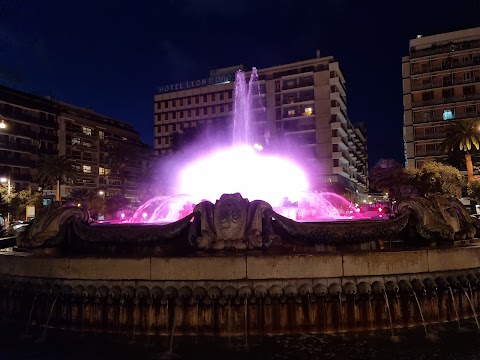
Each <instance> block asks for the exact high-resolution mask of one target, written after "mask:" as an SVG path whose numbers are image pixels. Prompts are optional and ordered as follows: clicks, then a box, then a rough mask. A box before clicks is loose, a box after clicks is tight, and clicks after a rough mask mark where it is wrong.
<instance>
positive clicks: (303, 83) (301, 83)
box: [282, 79, 314, 90]
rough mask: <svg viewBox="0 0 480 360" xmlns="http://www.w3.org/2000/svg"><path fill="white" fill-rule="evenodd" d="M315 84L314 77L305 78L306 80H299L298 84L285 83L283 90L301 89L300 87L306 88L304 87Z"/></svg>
mask: <svg viewBox="0 0 480 360" xmlns="http://www.w3.org/2000/svg"><path fill="white" fill-rule="evenodd" d="M313 85H314V82H313V79H312V80H308V81H307V80H305V81H299V82H298V83H296V84H292V85H286V84H285V85H283V86H282V90H292V89H299V88H304V87H309V86H313Z"/></svg>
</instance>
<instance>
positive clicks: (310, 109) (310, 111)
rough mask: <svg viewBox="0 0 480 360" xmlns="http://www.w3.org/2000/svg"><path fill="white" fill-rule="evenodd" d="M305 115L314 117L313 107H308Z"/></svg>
mask: <svg viewBox="0 0 480 360" xmlns="http://www.w3.org/2000/svg"><path fill="white" fill-rule="evenodd" d="M304 114H305V115H307V116H310V115H312V114H313V109H312V108H311V107H306V108H305V112H304Z"/></svg>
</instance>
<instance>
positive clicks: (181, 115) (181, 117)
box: [180, 110, 183, 119]
mask: <svg viewBox="0 0 480 360" xmlns="http://www.w3.org/2000/svg"><path fill="white" fill-rule="evenodd" d="M180 119H183V110H182V111H180Z"/></svg>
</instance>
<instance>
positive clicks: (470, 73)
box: [402, 28, 480, 167]
mask: <svg viewBox="0 0 480 360" xmlns="http://www.w3.org/2000/svg"><path fill="white" fill-rule="evenodd" d="M402 75H403V106H404V142H405V161H406V166H407V167H421V166H422V165H423V163H424V162H425V161H432V160H439V159H441V158H442V157H443V156H444V155H443V152H442V149H441V146H440V145H441V143H442V142H443V140H444V139H445V137H446V133H447V128H448V126H449V125H450V124H451V123H452V122H453V121H459V120H463V119H473V118H477V117H478V115H479V113H480V28H474V29H468V30H461V31H454V32H450V33H445V34H438V35H432V36H421V35H419V36H417V38H416V39H412V40H410V55H409V56H405V57H403V58H402Z"/></svg>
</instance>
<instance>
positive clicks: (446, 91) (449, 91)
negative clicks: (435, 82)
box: [442, 89, 453, 99]
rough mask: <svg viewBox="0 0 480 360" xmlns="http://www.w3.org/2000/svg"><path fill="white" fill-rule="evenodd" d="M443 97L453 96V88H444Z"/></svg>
mask: <svg viewBox="0 0 480 360" xmlns="http://www.w3.org/2000/svg"><path fill="white" fill-rule="evenodd" d="M442 97H443V98H444V99H448V98H451V97H453V89H443V90H442Z"/></svg>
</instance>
